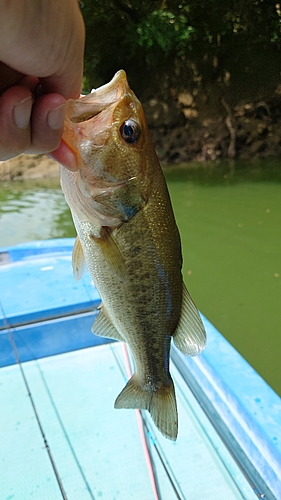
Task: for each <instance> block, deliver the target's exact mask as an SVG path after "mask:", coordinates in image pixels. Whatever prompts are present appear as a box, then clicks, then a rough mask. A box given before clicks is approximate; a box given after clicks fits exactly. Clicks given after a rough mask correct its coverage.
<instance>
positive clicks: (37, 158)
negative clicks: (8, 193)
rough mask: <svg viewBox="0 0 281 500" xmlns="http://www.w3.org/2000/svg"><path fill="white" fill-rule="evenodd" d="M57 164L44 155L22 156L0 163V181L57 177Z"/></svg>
mask: <svg viewBox="0 0 281 500" xmlns="http://www.w3.org/2000/svg"><path fill="white" fill-rule="evenodd" d="M58 176H59V164H58V163H57V162H56V161H54V160H51V159H50V158H48V157H47V156H46V155H27V154H22V155H19V156H16V158H11V159H10V160H7V161H3V162H0V181H10V180H20V179H23V180H24V179H42V178H44V177H58Z"/></svg>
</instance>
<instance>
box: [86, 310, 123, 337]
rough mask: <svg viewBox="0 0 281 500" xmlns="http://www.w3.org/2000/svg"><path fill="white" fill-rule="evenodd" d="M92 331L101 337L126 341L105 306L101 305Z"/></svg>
mask: <svg viewBox="0 0 281 500" xmlns="http://www.w3.org/2000/svg"><path fill="white" fill-rule="evenodd" d="M92 333H94V334H95V335H99V336H100V337H109V338H110V339H115V340H119V341H120V342H126V341H125V339H124V338H123V337H122V335H120V333H119V332H118V331H117V330H116V328H115V326H113V324H112V323H111V321H110V319H109V317H108V315H107V312H106V310H105V309H104V307H103V306H101V307H100V312H99V314H98V317H97V319H96V320H95V322H94V324H93V326H92Z"/></svg>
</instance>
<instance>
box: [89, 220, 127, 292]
mask: <svg viewBox="0 0 281 500" xmlns="http://www.w3.org/2000/svg"><path fill="white" fill-rule="evenodd" d="M90 237H91V239H93V240H94V241H95V242H96V243H97V244H98V245H99V246H100V248H101V249H102V252H103V255H104V257H105V260H106V261H107V263H108V265H109V266H110V268H111V271H112V273H113V274H114V275H115V276H117V278H119V279H120V280H121V281H123V283H125V282H126V281H127V270H126V266H125V261H124V258H123V255H122V253H121V251H120V248H119V246H118V244H117V242H116V241H115V239H114V237H113V235H112V230H111V229H110V228H109V227H106V226H103V227H102V228H101V231H100V235H99V236H95V235H93V234H92V235H91V236H90Z"/></svg>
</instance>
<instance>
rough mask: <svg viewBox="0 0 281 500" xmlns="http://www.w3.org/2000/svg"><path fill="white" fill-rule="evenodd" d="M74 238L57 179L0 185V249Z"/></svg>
mask: <svg viewBox="0 0 281 500" xmlns="http://www.w3.org/2000/svg"><path fill="white" fill-rule="evenodd" d="M69 236H75V229H74V226H73V223H72V219H71V215H70V211H69V209H68V206H67V205H66V203H65V200H64V196H63V194H62V192H61V189H60V183H59V179H53V178H51V179H40V180H38V179H37V180H29V181H15V182H6V183H2V184H0V246H7V245H14V244H16V243H19V242H23V241H31V240H37V239H49V238H64V237H69Z"/></svg>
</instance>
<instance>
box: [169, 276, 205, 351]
mask: <svg viewBox="0 0 281 500" xmlns="http://www.w3.org/2000/svg"><path fill="white" fill-rule="evenodd" d="M173 339H174V344H175V346H176V347H177V348H178V349H179V350H180V351H181V352H182V353H183V354H185V355H186V356H196V355H197V354H200V352H201V351H203V349H204V347H205V345H206V332H205V328H204V325H203V323H202V320H201V318H200V315H199V312H198V310H197V308H196V306H195V304H194V302H193V300H192V298H191V297H190V295H189V293H188V291H187V289H186V286H185V284H184V283H183V297H182V309H181V317H180V320H179V323H178V326H177V328H176V331H175V333H174V335H173Z"/></svg>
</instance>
